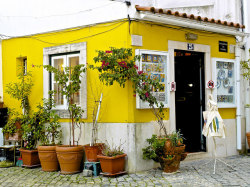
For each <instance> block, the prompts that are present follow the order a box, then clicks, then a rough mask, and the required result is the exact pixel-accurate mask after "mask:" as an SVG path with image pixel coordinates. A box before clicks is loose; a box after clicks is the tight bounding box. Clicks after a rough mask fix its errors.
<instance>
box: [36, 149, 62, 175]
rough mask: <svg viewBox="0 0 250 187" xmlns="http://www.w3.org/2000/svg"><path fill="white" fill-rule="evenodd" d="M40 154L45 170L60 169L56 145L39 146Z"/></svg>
mask: <svg viewBox="0 0 250 187" xmlns="http://www.w3.org/2000/svg"><path fill="white" fill-rule="evenodd" d="M37 149H38V155H39V159H40V161H41V165H42V170H43V171H58V170H59V162H58V159H57V156H56V146H38V148H37Z"/></svg>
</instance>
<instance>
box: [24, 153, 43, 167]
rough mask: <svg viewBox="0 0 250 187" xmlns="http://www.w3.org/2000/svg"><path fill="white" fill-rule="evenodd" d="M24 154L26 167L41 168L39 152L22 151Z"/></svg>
mask: <svg viewBox="0 0 250 187" xmlns="http://www.w3.org/2000/svg"><path fill="white" fill-rule="evenodd" d="M19 151H20V152H21V154H22V160H23V166H25V167H36V166H40V160H39V157H38V151H37V150H28V149H20V150H19Z"/></svg>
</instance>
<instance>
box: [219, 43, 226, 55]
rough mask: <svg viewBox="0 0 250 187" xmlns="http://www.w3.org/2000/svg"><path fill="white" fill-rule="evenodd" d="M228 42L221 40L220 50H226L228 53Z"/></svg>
mask: <svg viewBox="0 0 250 187" xmlns="http://www.w3.org/2000/svg"><path fill="white" fill-rule="evenodd" d="M227 46H228V44H227V42H224V41H219V52H225V53H227Z"/></svg>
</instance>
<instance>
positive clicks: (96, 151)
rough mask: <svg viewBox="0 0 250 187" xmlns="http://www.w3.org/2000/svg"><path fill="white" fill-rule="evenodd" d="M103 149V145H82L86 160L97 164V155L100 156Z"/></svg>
mask: <svg viewBox="0 0 250 187" xmlns="http://www.w3.org/2000/svg"><path fill="white" fill-rule="evenodd" d="M103 148H104V143H97V144H95V145H93V146H90V145H89V144H87V145H84V151H85V155H86V158H87V160H88V161H89V162H97V161H98V158H97V155H102V150H103Z"/></svg>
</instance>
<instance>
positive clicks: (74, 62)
mask: <svg viewBox="0 0 250 187" xmlns="http://www.w3.org/2000/svg"><path fill="white" fill-rule="evenodd" d="M76 65H79V56H75V57H69V66H70V67H72V68H73V67H74V66H76Z"/></svg>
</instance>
